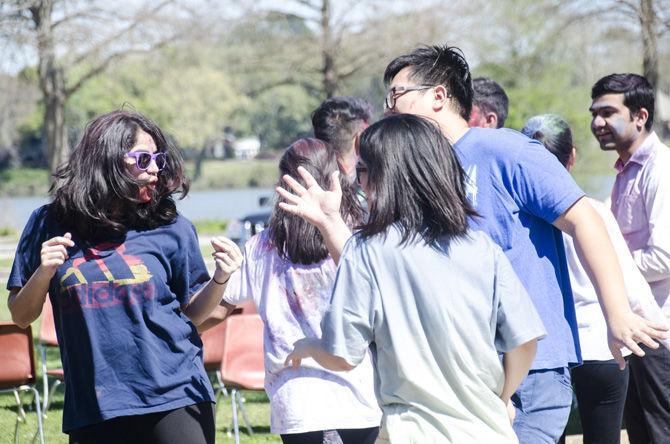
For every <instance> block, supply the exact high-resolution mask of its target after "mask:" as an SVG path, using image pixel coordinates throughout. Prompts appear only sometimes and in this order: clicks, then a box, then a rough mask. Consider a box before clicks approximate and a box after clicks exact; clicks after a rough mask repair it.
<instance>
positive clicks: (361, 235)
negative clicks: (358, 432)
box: [278, 114, 544, 443]
mask: <svg viewBox="0 0 670 444" xmlns="http://www.w3.org/2000/svg"><path fill="white" fill-rule="evenodd" d="M360 162H361V168H359V180H360V181H361V186H362V187H363V189H364V190H365V192H366V195H367V196H368V204H369V209H370V218H369V219H368V221H367V223H365V224H364V225H363V226H362V227H361V228H360V231H358V232H357V233H355V234H354V235H353V236H352V237H351V238H349V239H348V237H349V234H350V233H349V230H348V228H347V226H346V224H344V223H343V221H342V218H341V217H340V215H339V211H338V206H339V201H340V190H339V189H338V188H337V187H336V186H333V187H331V188H330V190H329V191H324V189H323V188H322V187H321V186H320V184H318V183H316V182H315V181H314V180H313V179H312V178H311V177H310V175H309V173H308V172H307V171H305V170H300V171H299V173H300V175H301V176H302V178H303V183H302V184H301V183H298V182H297V181H295V180H294V179H293V178H291V177H289V176H285V178H284V180H285V181H286V182H287V183H288V185H289V186H290V187H291V188H292V189H293V191H294V193H295V194H292V193H289V192H288V191H286V190H285V189H283V188H279V189H278V191H279V193H280V194H281V195H282V196H283V198H284V199H285V201H284V202H282V203H280V207H281V208H282V209H284V210H285V211H288V212H290V213H293V214H296V215H299V216H301V217H303V218H305V219H306V220H309V221H310V222H311V223H313V224H315V225H316V226H317V227H318V228H319V231H320V232H321V233H322V234H323V236H324V238H325V239H326V240H327V245H329V249H330V250H331V254H332V255H333V256H337V257H339V258H340V259H339V267H338V271H337V278H336V279H335V284H334V288H333V293H332V298H331V306H330V309H329V311H328V312H327V314H326V315H325V317H324V319H323V322H322V324H321V327H322V329H323V334H322V337H321V338H320V339H314V338H308V339H302V340H300V341H297V342H296V344H295V349H294V350H293V351H292V352H291V353H290V354H289V356H288V357H287V359H286V365H292V366H300V365H302V363H303V362H304V360H305V359H307V358H313V359H315V360H316V361H317V362H318V363H319V364H321V365H323V366H324V367H326V368H330V369H332V370H340V371H347V370H349V371H350V370H351V369H353V368H355V367H356V366H357V365H359V363H360V362H361V359H362V358H363V357H364V356H366V354H367V350H368V348H371V349H373V350H375V353H373V357H374V358H373V359H374V363H375V383H376V387H377V400H378V402H379V404H380V406H381V408H382V411H383V413H384V418H383V420H382V431H381V432H380V437H379V441H378V442H380V443H381V442H389V441H390V442H394V443H395V442H398V443H406V442H407V443H410V442H416V443H418V442H421V443H438V442H439V443H466V442H468V443H469V442H487V443H489V442H491V443H493V442H495V443H516V442H517V438H516V436H515V434H514V431H513V430H512V426H511V423H510V418H509V417H508V415H509V414H510V413H508V412H513V411H514V410H513V408H512V409H510V396H511V395H512V393H514V391H515V390H516V387H517V386H518V384H519V383H520V382H521V380H522V379H523V378H524V377H525V375H526V373H527V372H528V369H529V367H530V364H531V361H532V359H533V356H534V354H535V345H536V339H537V338H538V337H541V336H543V335H544V328H543V326H542V322H541V321H540V318H539V316H538V314H537V312H536V310H535V308H534V307H533V304H532V302H531V300H530V298H529V297H528V294H527V293H526V291H525V290H524V288H523V286H522V284H521V282H520V281H519V280H518V278H517V277H516V275H515V274H514V272H513V270H512V267H511V265H510V263H509V261H508V260H507V258H506V257H505V255H504V254H503V252H502V250H501V249H500V248H499V247H498V246H497V245H496V244H494V243H493V241H492V240H491V239H490V238H489V237H488V236H486V235H485V234H484V233H482V232H475V231H471V230H469V229H468V218H470V217H477V215H476V213H475V211H474V210H473V208H472V207H471V205H470V204H469V203H468V201H467V200H466V197H465V186H464V183H463V179H464V173H463V170H462V168H461V166H460V164H459V163H458V160H457V159H456V156H455V154H454V151H453V149H452V147H451V145H450V144H449V142H448V141H447V139H446V138H445V137H444V136H443V135H442V133H441V132H440V130H439V129H438V128H437V127H436V126H435V124H434V123H432V122H429V121H427V120H424V119H422V118H421V117H417V116H412V115H406V114H398V115H393V116H390V117H387V118H385V119H383V120H381V121H379V122H377V123H375V124H373V125H372V126H370V127H369V128H368V129H366V130H365V131H364V132H363V134H362V135H361V138H360ZM363 167H365V168H363ZM347 239H348V240H347ZM345 243H346V245H345ZM499 353H502V354H503V355H504V358H503V363H501V361H500V358H499Z"/></svg>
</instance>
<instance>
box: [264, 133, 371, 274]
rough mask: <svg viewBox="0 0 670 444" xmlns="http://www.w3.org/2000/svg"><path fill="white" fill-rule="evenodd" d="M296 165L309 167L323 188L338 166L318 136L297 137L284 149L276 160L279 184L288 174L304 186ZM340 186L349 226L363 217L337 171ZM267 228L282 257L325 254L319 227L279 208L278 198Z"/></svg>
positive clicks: (296, 259) (301, 259) (314, 258)
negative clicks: (315, 137)
mask: <svg viewBox="0 0 670 444" xmlns="http://www.w3.org/2000/svg"><path fill="white" fill-rule="evenodd" d="M299 166H302V167H303V168H305V169H306V170H307V171H309V173H310V174H311V175H312V176H314V179H315V180H316V181H317V183H318V184H319V185H320V186H321V187H322V188H323V189H329V188H330V185H331V184H330V181H331V174H332V173H333V172H334V171H337V170H338V169H339V166H338V162H337V153H336V151H335V150H334V149H333V148H331V147H330V146H329V145H327V144H326V143H325V142H323V141H321V140H318V139H312V138H307V139H298V140H297V141H295V142H293V144H291V146H289V147H288V148H287V149H286V151H285V152H284V154H283V155H282V157H281V159H280V160H279V182H278V184H279V185H282V177H283V176H284V175H285V174H288V175H290V176H291V177H293V178H295V179H296V180H298V181H299V182H300V183H301V184H302V185H303V186H304V185H305V184H304V181H303V180H302V178H301V176H300V174H299V173H298V167H299ZM340 187H341V188H342V203H341V204H340V214H341V215H342V218H343V219H344V220H345V221H347V223H348V224H350V226H353V225H356V224H359V223H360V222H361V220H362V218H363V209H362V208H361V206H360V205H359V203H358V199H357V198H356V196H355V195H354V192H353V189H352V188H351V185H349V182H348V180H347V179H346V177H345V175H344V174H340ZM268 229H269V230H270V231H269V233H270V240H271V241H272V243H273V244H274V246H275V247H276V248H277V250H278V252H279V255H280V256H281V257H282V258H284V259H288V260H290V261H291V262H293V263H296V264H304V265H309V264H313V263H316V262H319V261H322V260H323V259H325V258H326V257H328V250H327V249H326V246H325V244H324V241H323V236H321V233H320V232H319V230H318V229H317V228H315V227H314V226H313V225H311V224H309V223H308V222H306V221H305V220H303V219H302V218H300V217H298V216H295V215H293V214H289V213H287V212H286V211H283V210H282V209H281V208H279V200H278V201H277V202H276V203H275V207H274V210H273V211H272V215H271V216H270V221H269V223H268Z"/></svg>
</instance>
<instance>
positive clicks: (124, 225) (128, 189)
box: [50, 110, 188, 241]
mask: <svg viewBox="0 0 670 444" xmlns="http://www.w3.org/2000/svg"><path fill="white" fill-rule="evenodd" d="M140 130H141V131H144V132H145V133H147V134H149V135H150V136H151V137H152V138H153V140H154V142H155V143H156V148H157V150H158V151H159V152H163V153H165V154H166V159H167V163H166V166H165V168H164V169H163V170H162V171H160V172H159V173H158V183H157V184H156V191H155V194H154V196H153V198H152V199H151V201H150V202H147V203H143V202H141V201H140V200H139V191H140V186H141V185H142V184H141V183H140V182H139V181H138V180H137V179H136V178H135V177H134V176H133V175H132V174H131V173H130V171H128V167H127V164H126V163H125V161H124V155H125V154H126V153H127V152H128V151H130V149H131V148H132V147H133V146H134V145H135V143H136V141H137V135H138V132H139V131H140ZM54 177H55V181H54V183H53V185H52V186H51V189H50V194H51V196H52V197H53V202H52V203H51V206H50V209H51V211H52V212H53V214H54V216H55V217H56V220H57V221H58V222H59V223H60V225H61V226H62V227H63V228H64V229H66V230H68V231H72V232H73V233H75V234H77V235H78V236H80V237H81V238H83V239H85V240H95V241H99V240H105V238H117V237H120V236H123V235H125V233H126V231H127V230H128V229H150V228H155V227H158V226H160V225H165V224H168V223H170V222H172V221H174V219H175V218H176V217H177V208H176V205H175V201H174V199H173V197H172V196H173V194H175V193H180V194H181V197H182V198H183V197H184V196H186V194H187V193H188V179H187V178H186V177H185V176H184V171H183V159H182V156H181V152H180V151H179V150H178V149H177V147H176V146H175V144H174V142H173V141H172V140H171V139H169V138H168V137H166V136H165V134H163V132H162V131H161V130H160V128H159V127H158V125H156V124H155V123H154V122H152V121H151V120H150V119H148V118H147V117H145V116H143V115H141V114H139V113H136V112H132V111H127V110H117V111H113V112H111V113H108V114H104V115H102V116H99V117H96V118H95V119H93V120H92V121H91V122H90V123H89V124H88V126H87V127H86V130H85V131H84V134H83V136H82V138H81V140H80V141H79V144H78V145H77V146H76V148H75V149H74V151H73V152H72V155H71V156H70V159H69V161H68V162H67V163H65V164H63V165H61V166H60V167H59V168H58V170H57V171H56V173H55V174H54Z"/></svg>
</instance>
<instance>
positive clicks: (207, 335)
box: [200, 319, 228, 408]
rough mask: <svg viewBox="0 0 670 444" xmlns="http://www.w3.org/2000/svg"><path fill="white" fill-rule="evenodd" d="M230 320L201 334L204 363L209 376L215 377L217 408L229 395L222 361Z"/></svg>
mask: <svg viewBox="0 0 670 444" xmlns="http://www.w3.org/2000/svg"><path fill="white" fill-rule="evenodd" d="M227 321H228V319H225V320H224V321H223V322H221V323H219V324H217V325H215V326H214V327H212V328H210V329H208V330H205V331H204V332H203V333H201V334H200V338H201V339H202V347H203V361H204V363H205V370H206V371H207V373H208V374H210V375H212V374H213V375H214V378H215V381H216V382H215V384H214V386H215V387H214V394H215V395H216V407H215V408H217V407H218V405H219V397H220V396H221V395H224V396H226V395H228V391H227V390H226V386H225V385H224V383H223V379H222V378H221V361H222V360H223V341H224V338H225V335H226V325H227Z"/></svg>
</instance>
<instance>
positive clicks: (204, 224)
mask: <svg viewBox="0 0 670 444" xmlns="http://www.w3.org/2000/svg"><path fill="white" fill-rule="evenodd" d="M228 223H229V221H228V220H218V219H199V220H195V221H193V225H195V229H196V231H197V232H198V235H202V234H217V235H219V234H222V233H225V232H226V229H227V228H228Z"/></svg>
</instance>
